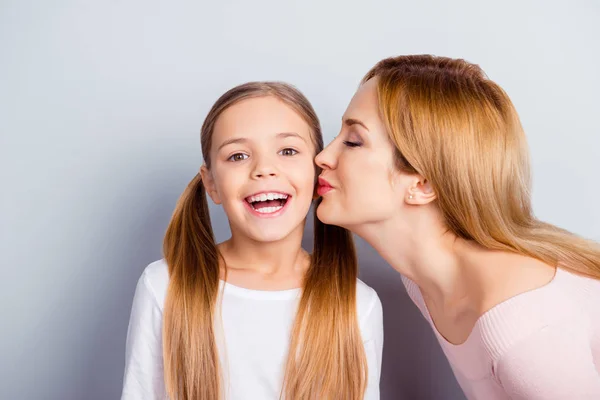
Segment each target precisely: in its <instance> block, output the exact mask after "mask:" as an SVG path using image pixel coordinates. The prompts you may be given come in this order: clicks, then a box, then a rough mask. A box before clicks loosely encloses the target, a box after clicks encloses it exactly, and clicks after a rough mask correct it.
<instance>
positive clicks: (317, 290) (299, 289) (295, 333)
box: [122, 82, 383, 400]
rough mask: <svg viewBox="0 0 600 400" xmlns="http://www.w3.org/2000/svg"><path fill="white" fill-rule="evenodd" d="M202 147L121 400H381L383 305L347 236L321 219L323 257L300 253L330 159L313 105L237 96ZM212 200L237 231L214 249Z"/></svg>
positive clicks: (133, 332) (209, 124) (277, 94)
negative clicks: (324, 161) (318, 158)
mask: <svg viewBox="0 0 600 400" xmlns="http://www.w3.org/2000/svg"><path fill="white" fill-rule="evenodd" d="M201 142H202V154H203V157H204V164H203V165H202V167H201V169H200V174H198V175H196V177H195V178H194V179H193V180H192V181H191V183H190V184H189V186H188V187H187V189H186V190H185V192H184V193H183V195H182V196H181V198H180V200H179V202H178V204H177V207H176V209H175V212H174V214H173V217H172V220H171V223H170V225H169V227H168V230H167V233H166V236H165V240H164V253H165V259H164V260H161V261H157V262H155V263H153V264H151V265H150V266H148V267H147V268H146V270H145V271H144V273H143V274H142V276H141V278H140V280H139V282H138V286H137V289H136V294H135V298H134V302H133V309H132V313H131V320H130V324H129V330H128V335H127V352H126V368H125V378H124V388H123V395H122V399H146V400H147V399H165V398H167V397H169V398H171V399H185V400H191V399H193V400H198V399H200V400H215V399H223V398H224V399H261V400H262V399H279V398H281V397H283V398H285V399H293V400H298V399H340V400H346V399H348V400H358V399H363V398H364V399H369V400H372V399H379V388H378V386H379V371H380V365H381V351H382V345H383V343H382V342H383V327H382V310H381V303H380V301H379V298H378V297H377V295H376V293H375V292H374V291H373V290H372V289H371V288H369V287H368V286H366V285H365V284H364V283H362V282H361V281H359V280H358V279H357V275H358V268H357V261H356V256H355V252H354V247H353V243H352V239H351V236H350V234H349V232H348V231H346V230H344V229H342V228H337V227H333V226H329V225H324V224H323V223H321V222H319V221H318V220H316V219H315V228H314V233H315V241H314V251H313V253H312V254H307V253H306V252H305V251H304V250H303V249H302V247H301V239H302V235H303V230H304V225H305V221H306V216H307V214H308V212H309V209H310V206H311V203H312V202H313V199H314V198H315V194H314V188H315V175H316V172H317V171H316V167H315V164H314V160H313V158H314V156H315V154H316V153H317V152H319V151H321V150H322V149H323V138H322V135H321V129H320V124H319V120H318V118H317V116H316V114H315V112H314V110H313V109H312V107H311V105H310V103H309V102H308V100H307V99H306V98H305V97H304V96H303V95H302V94H301V93H300V92H298V91H297V90H296V89H295V88H293V87H291V86H289V85H287V84H282V83H272V82H262V83H261V82H257V83H248V84H244V85H241V86H238V87H236V88H233V89H231V90H230V91H228V92H227V93H225V94H224V95H223V96H222V97H221V98H220V99H219V100H217V102H216V103H215V105H214V106H213V107H212V109H211V110H210V112H209V113H208V116H207V117H206V120H205V121H204V124H203V126H202V131H201ZM205 193H208V195H209V196H210V198H211V199H212V200H213V202H214V203H216V204H219V205H222V206H223V209H224V211H225V214H226V215H227V218H228V220H229V225H230V229H231V238H230V239H229V240H227V241H225V242H223V243H220V244H218V245H217V244H216V243H215V240H214V236H213V233H212V228H211V224H210V219H209V211H208V204H207V199H206V194H205Z"/></svg>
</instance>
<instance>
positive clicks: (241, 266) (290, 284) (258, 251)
mask: <svg viewBox="0 0 600 400" xmlns="http://www.w3.org/2000/svg"><path fill="white" fill-rule="evenodd" d="M302 234H303V229H297V230H295V231H293V232H292V233H291V234H290V235H288V236H287V237H285V238H283V239H281V240H278V241H273V242H259V241H255V240H252V239H250V238H247V237H244V236H241V235H236V234H235V233H234V232H232V237H231V238H230V239H229V240H227V241H225V242H223V243H221V244H219V246H218V248H219V252H220V253H221V255H222V256H223V260H222V262H224V265H223V268H222V274H221V278H222V279H226V280H227V281H228V282H230V283H232V284H234V285H237V286H241V287H245V288H249V289H256V290H284V289H291V288H297V287H301V286H302V280H303V278H304V275H305V273H306V271H307V269H308V267H309V265H310V255H309V254H308V253H307V252H306V251H305V250H304V249H302V246H301V242H302Z"/></svg>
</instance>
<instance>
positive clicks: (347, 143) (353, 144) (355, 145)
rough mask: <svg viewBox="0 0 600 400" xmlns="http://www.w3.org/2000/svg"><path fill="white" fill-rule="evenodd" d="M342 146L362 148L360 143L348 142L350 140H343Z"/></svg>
mask: <svg viewBox="0 0 600 400" xmlns="http://www.w3.org/2000/svg"><path fill="white" fill-rule="evenodd" d="M344 144H345V145H346V146H348V147H360V146H362V143H361V142H354V141H350V140H344Z"/></svg>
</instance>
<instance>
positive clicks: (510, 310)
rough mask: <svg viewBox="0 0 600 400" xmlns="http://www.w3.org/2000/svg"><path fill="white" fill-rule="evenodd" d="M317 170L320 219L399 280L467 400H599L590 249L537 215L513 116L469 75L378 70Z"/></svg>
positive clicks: (455, 63) (436, 68)
mask: <svg viewBox="0 0 600 400" xmlns="http://www.w3.org/2000/svg"><path fill="white" fill-rule="evenodd" d="M317 164H318V165H319V166H320V167H321V168H322V169H323V172H322V174H321V176H320V178H319V184H320V185H319V188H318V191H319V193H320V194H321V195H322V196H323V201H322V203H321V204H320V206H319V208H318V210H317V215H318V217H319V219H321V221H323V222H325V223H327V224H335V225H339V226H342V227H345V228H347V229H350V230H351V231H353V232H354V233H356V234H358V235H359V236H361V237H362V238H364V239H365V240H366V241H367V242H369V243H370V244H371V245H372V246H373V247H374V248H375V249H376V250H378V251H379V253H380V254H381V255H382V256H383V258H384V259H385V260H386V261H387V262H388V263H389V264H390V265H392V267H394V269H396V270H397V271H398V272H399V273H401V274H402V275H403V282H404V284H405V286H406V289H407V291H408V293H409V295H410V297H411V298H412V300H413V301H414V302H415V304H416V305H417V306H418V307H419V309H420V310H421V312H422V313H423V315H424V316H425V318H426V319H427V320H428V321H429V322H430V324H431V326H432V328H433V330H434V331H435V333H436V336H437V338H438V340H439V341H440V343H441V346H442V347H443V350H444V352H445V354H446V356H447V357H448V360H449V362H450V364H451V366H452V368H453V370H454V373H455V375H456V377H457V379H458V382H459V383H460V385H461V387H462V389H463V390H464V392H465V394H466V395H467V397H468V398H469V399H484V400H495V399H509V398H510V399H528V400H531V399H544V400H546V399H592V398H593V399H600V247H599V246H598V244H597V243H594V242H591V241H586V240H584V239H581V238H578V237H576V236H575V235H573V234H571V233H569V232H567V231H565V230H562V229H560V228H557V227H555V226H552V225H550V224H547V223H544V222H541V221H539V220H537V219H536V218H535V217H534V215H533V213H532V210H531V202H530V178H529V161H528V150H527V145H526V140H525V135H524V133H523V129H522V127H521V124H520V122H519V118H518V115H517V113H516V111H515V109H514V107H513V105H512V103H511V101H510V99H509V98H508V96H507V95H506V93H505V92H504V91H503V90H502V89H501V88H500V87H499V86H498V85H496V84H495V83H494V82H492V81H490V80H489V79H487V77H486V76H485V75H484V73H483V71H482V70H481V69H480V68H479V67H478V66H476V65H473V64H470V63H468V62H465V61H463V60H454V59H449V58H441V57H434V56H429V55H423V56H402V57H396V58H390V59H386V60H383V61H381V62H379V63H378V64H377V65H376V66H375V67H374V68H373V69H372V70H371V71H370V72H369V73H368V74H367V75H366V76H365V78H364V79H363V82H362V85H361V86H360V88H359V90H358V91H357V93H356V95H355V96H354V98H353V99H352V101H351V103H350V105H349V106H348V109H347V110H346V113H345V115H344V117H343V127H342V130H341V132H340V134H339V136H338V137H336V139H335V140H334V141H333V142H332V143H331V144H330V145H329V146H328V147H327V148H326V149H325V150H324V151H323V152H322V153H320V154H319V155H318V156H317Z"/></svg>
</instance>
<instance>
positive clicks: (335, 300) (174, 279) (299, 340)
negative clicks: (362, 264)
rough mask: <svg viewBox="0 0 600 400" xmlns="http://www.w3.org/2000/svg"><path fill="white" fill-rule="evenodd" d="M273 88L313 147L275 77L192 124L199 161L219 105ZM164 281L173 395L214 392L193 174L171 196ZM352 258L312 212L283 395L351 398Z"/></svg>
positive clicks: (211, 254)
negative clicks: (196, 126)
mask: <svg viewBox="0 0 600 400" xmlns="http://www.w3.org/2000/svg"><path fill="white" fill-rule="evenodd" d="M264 96H273V97H275V98H277V99H279V100H280V101H282V102H284V103H285V104H287V105H288V106H290V107H292V108H293V109H294V110H295V111H296V112H297V113H298V114H299V115H300V116H302V117H303V118H304V120H305V121H306V122H307V123H308V124H309V126H310V128H311V130H312V136H313V141H314V146H315V150H316V152H319V151H321V150H322V149H323V137H322V133H321V127H320V123H319V120H318V118H317V115H316V114H315V112H314V110H313V108H312V106H311V105H310V103H309V102H308V100H307V99H306V97H304V95H302V93H300V92H299V91H298V90H297V89H295V88H294V87H292V86H290V85H287V84H284V83H277V82H251V83H247V84H243V85H240V86H237V87H235V88H233V89H231V90H229V91H228V92H227V93H225V94H224V95H223V96H221V97H220V98H219V99H218V100H217V102H216V103H215V104H214V105H213V107H212V109H211V110H210V112H209V113H208V115H207V117H206V119H205V121H204V124H203V125H202V130H201V144H202V154H203V156H204V162H205V164H206V166H207V167H208V168H210V165H211V159H210V148H211V144H212V135H213V131H214V127H215V123H216V121H217V119H218V118H219V116H220V115H221V113H222V112H223V111H224V110H226V109H227V108H228V107H231V106H232V105H233V104H235V103H237V102H239V101H242V100H244V99H248V98H255V97H264ZM163 247H164V255H165V259H166V262H167V264H168V268H169V277H170V281H169V287H168V290H167V297H166V300H165V309H164V322H163V358H164V376H165V383H166V387H167V391H168V393H169V396H170V397H171V398H172V399H173V400H218V399H221V398H222V396H223V392H222V384H221V379H220V366H219V357H218V354H217V346H216V343H215V332H214V330H213V319H214V316H215V312H216V306H217V295H218V289H219V268H220V267H219V266H220V263H219V259H220V255H219V252H218V250H217V246H216V243H215V239H214V235H213V232H212V227H211V223H210V217H209V212H208V203H207V199H206V192H205V189H204V186H203V184H202V180H201V178H200V175H196V176H195V177H194V179H193V180H192V181H191V182H190V184H189V185H188V187H187V189H186V190H185V191H184V193H183V194H182V196H181V198H180V199H179V201H178V203H177V206H176V208H175V211H174V214H173V217H172V219H171V222H170V224H169V227H168V229H167V233H166V235H165V239H164V246H163ZM357 277H358V266H357V260H356V253H355V250H354V244H353V241H352V236H351V235H350V233H349V232H348V231H346V230H345V229H342V228H339V227H335V226H331V225H325V224H323V223H322V222H320V221H319V220H318V219H317V218H316V217H315V219H314V250H313V253H312V256H311V265H310V267H309V269H308V271H307V273H306V276H305V279H304V283H303V291H302V297H301V299H300V303H299V306H298V311H297V315H296V320H295V323H294V326H293V329H292V335H291V339H290V348H289V355H288V360H287V365H286V371H285V380H284V386H283V388H282V396H283V397H284V398H286V399H289V400H305V399H306V400H313V399H340V400H359V399H362V398H363V393H364V391H365V388H366V376H367V365H366V358H365V354H364V347H363V344H362V339H361V335H360V328H359V326H358V321H357V314H356V282H357Z"/></svg>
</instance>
